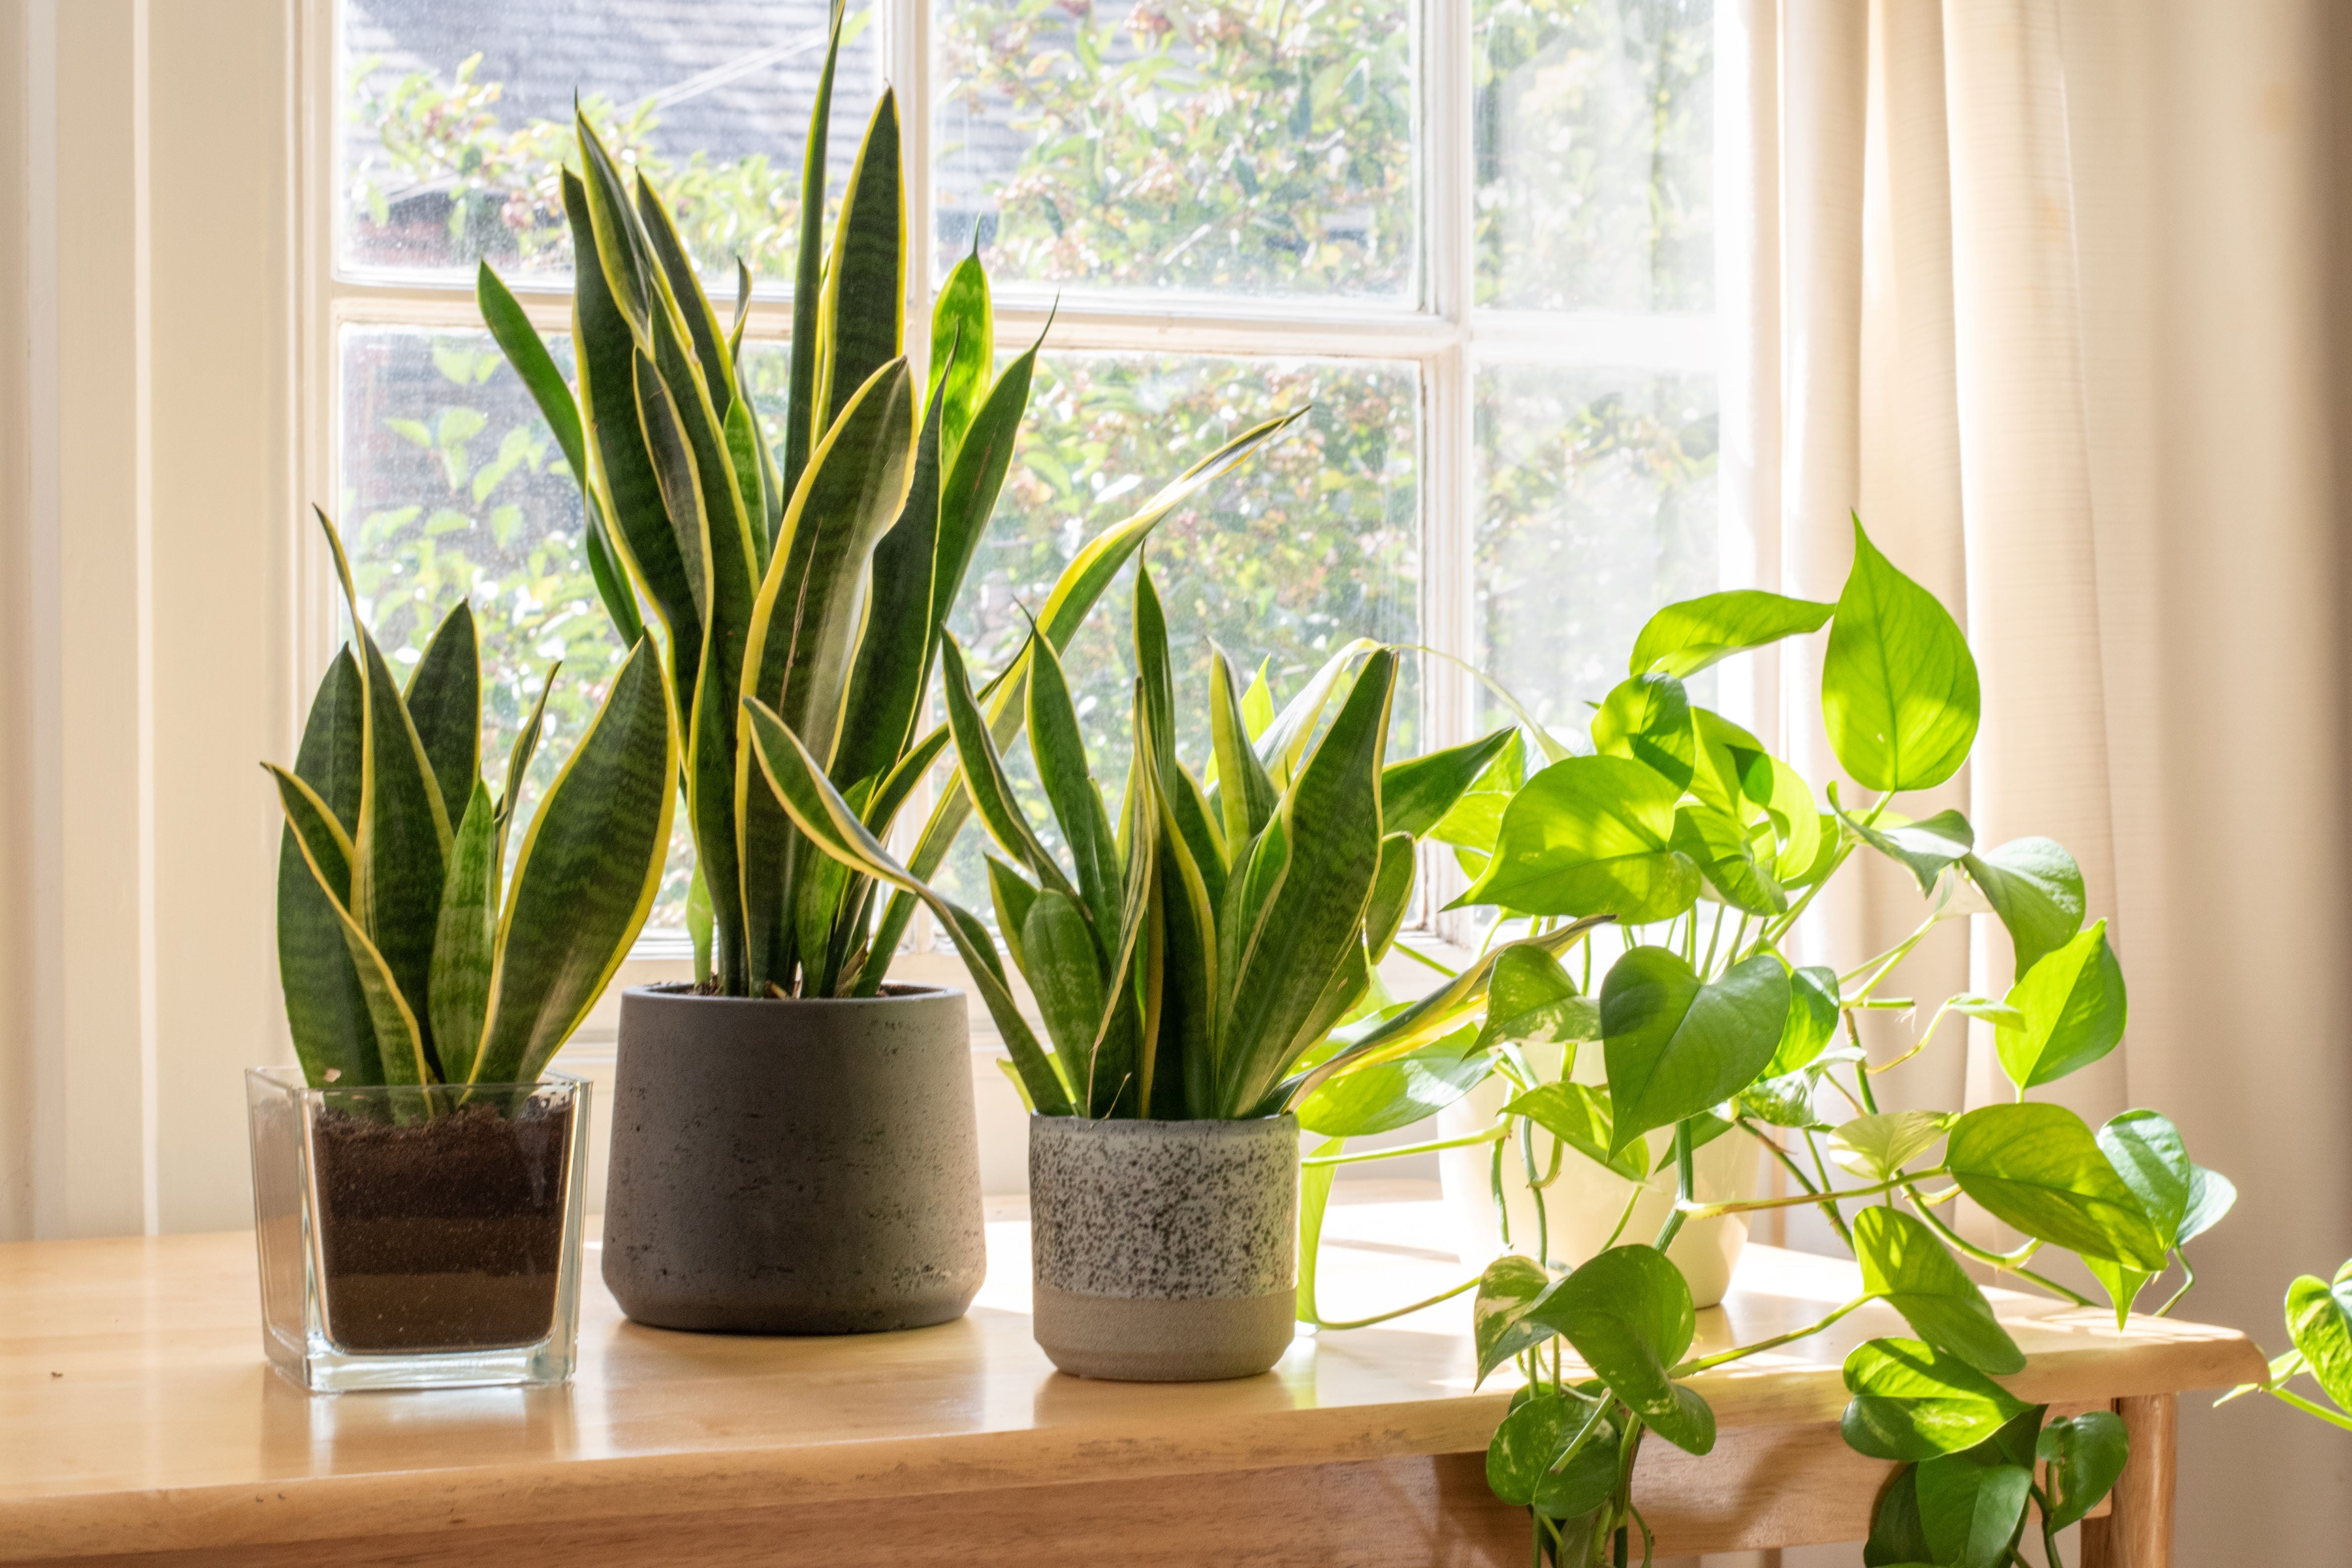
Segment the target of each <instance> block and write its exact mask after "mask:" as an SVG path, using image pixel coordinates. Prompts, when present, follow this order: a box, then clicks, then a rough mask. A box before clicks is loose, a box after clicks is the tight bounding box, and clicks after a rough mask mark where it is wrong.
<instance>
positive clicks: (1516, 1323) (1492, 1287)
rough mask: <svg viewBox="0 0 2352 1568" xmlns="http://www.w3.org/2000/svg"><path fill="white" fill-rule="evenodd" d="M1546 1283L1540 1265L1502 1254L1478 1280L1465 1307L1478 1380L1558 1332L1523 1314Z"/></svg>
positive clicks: (1547, 1277)
mask: <svg viewBox="0 0 2352 1568" xmlns="http://www.w3.org/2000/svg"><path fill="white" fill-rule="evenodd" d="M1551 1283H1552V1279H1551V1275H1550V1274H1549V1272H1547V1271H1546V1270H1545V1269H1544V1266H1543V1265H1542V1264H1540V1263H1538V1262H1537V1261H1536V1260H1534V1259H1532V1258H1522V1257H1520V1256H1519V1255H1518V1254H1517V1253H1516V1252H1506V1253H1505V1254H1503V1256H1501V1257H1500V1258H1497V1259H1496V1260H1494V1261H1493V1262H1492V1263H1489V1264H1487V1265H1486V1272H1485V1273H1483V1274H1481V1275H1479V1276H1478V1293H1477V1295H1476V1296H1475V1297H1474V1298H1472V1300H1471V1303H1470V1338H1471V1343H1473V1344H1474V1345H1475V1346H1476V1348H1477V1351H1478V1381H1479V1382H1481V1383H1484V1382H1486V1375H1487V1374H1489V1373H1491V1372H1493V1371H1494V1370H1495V1368H1496V1367H1498V1366H1500V1365H1502V1364H1503V1363H1505V1362H1507V1361H1508V1360H1510V1359H1511V1357H1513V1356H1515V1355H1517V1354H1519V1352H1521V1351H1523V1350H1525V1349H1527V1348H1528V1346H1529V1345H1531V1344H1540V1343H1543V1342H1544V1341H1545V1340H1548V1339H1549V1338H1551V1336H1552V1335H1553V1334H1555V1333H1559V1330H1558V1329H1556V1328H1554V1327H1553V1326H1552V1325H1551V1324H1550V1323H1548V1322H1540V1321H1537V1320H1533V1319H1530V1318H1529V1317H1528V1308H1530V1307H1532V1306H1534V1305H1535V1304H1536V1302H1537V1301H1538V1300H1539V1299H1541V1297H1542V1296H1543V1293H1544V1292H1545V1291H1549V1289H1551Z"/></svg>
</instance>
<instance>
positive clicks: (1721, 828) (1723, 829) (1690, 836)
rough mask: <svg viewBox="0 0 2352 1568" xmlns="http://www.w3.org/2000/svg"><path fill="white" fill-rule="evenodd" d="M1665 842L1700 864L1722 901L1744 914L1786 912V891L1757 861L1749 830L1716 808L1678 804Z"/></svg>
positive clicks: (1787, 898) (1708, 884) (1766, 866)
mask: <svg viewBox="0 0 2352 1568" xmlns="http://www.w3.org/2000/svg"><path fill="white" fill-rule="evenodd" d="M1668 842H1669V843H1670V844H1671V845H1672V846H1673V848H1674V850H1675V852H1676V853H1677V854H1680V855H1682V856H1684V857H1685V859H1687V860H1688V861H1689V862H1691V863H1692V864H1693V865H1696V867H1698V872H1699V875H1700V876H1701V877H1703V878H1704V879H1706V885H1707V886H1708V887H1710V888H1712V889H1713V890H1714V892H1715V894H1716V897H1717V899H1719V900H1720V901H1721V902H1722V903H1724V904H1728V905H1730V906H1731V907H1732V908H1734V909H1737V910H1738V911H1740V912H1741V913H1742V914H1745V915H1781V914H1785V913H1787V911H1788V908H1789V895H1788V894H1786V893H1785V892H1783V891H1782V890H1781V887H1780V883H1777V882H1775V881H1774V880H1773V879H1772V873H1771V870H1770V867H1769V865H1767V864H1763V863H1759V862H1758V860H1757V858H1756V845H1755V844H1754V842H1753V841H1752V839H1751V836H1750V834H1749V831H1748V829H1746V828H1744V827H1742V826H1741V825H1740V824H1739V823H1738V822H1736V821H1733V820H1732V819H1731V818H1729V817H1727V816H1725V815H1724V814H1723V813H1722V812H1720V811H1718V810H1716V809H1715V808H1714V807H1712V806H1703V805H1700V804H1698V803H1696V802H1693V803H1692V804H1690V805H1687V806H1683V807H1680V808H1678V809H1677V810H1675V831H1674V836H1673V837H1672V838H1671V839H1670V840H1668ZM1766 847H1767V848H1768V849H1769V845H1768V846H1766Z"/></svg>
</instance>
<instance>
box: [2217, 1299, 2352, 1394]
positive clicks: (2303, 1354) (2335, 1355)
mask: <svg viewBox="0 0 2352 1568" xmlns="http://www.w3.org/2000/svg"><path fill="white" fill-rule="evenodd" d="M2286 1333H2287V1341H2288V1344H2289V1346H2290V1348H2289V1349H2288V1350H2287V1351H2286V1352H2285V1353H2284V1354H2281V1355H2277V1356H2273V1357H2272V1358H2271V1364H2270V1370H2269V1372H2268V1374H2267V1375H2265V1376H2264V1377H2263V1381H2261V1382H2260V1383H2246V1384H2241V1385H2239V1386H2237V1387H2235V1388H2232V1389H2231V1390H2230V1392H2229V1393H2227V1394H2224V1395H2223V1396H2221V1398H2219V1399H2217V1400H2215V1401H2214V1402H2213V1403H2215V1404H2216V1405H2227V1404H2228V1403H2229V1402H2230V1401H2231V1400H2232V1399H2236V1398H2239V1397H2241V1396H2244V1395H2248V1394H2253V1393H2263V1394H2267V1395H2269V1396H2271V1397H2272V1398H2273V1399H2276V1400H2278V1401H2279V1402H2280V1403H2281V1404H2284V1405H2286V1406H2291V1407H2293V1408H2294V1409H2297V1410H2300V1411H2302V1412H2303V1413H2304V1414H2305V1415H2306V1416H2314V1417H2315V1418H2317V1419H2319V1420H2322V1421H2325V1422H2326V1423H2327V1424H2328V1425H2329V1426H2331V1427H2342V1428H2343V1429H2344V1430H2346V1431H2347V1432H2352V1262H2347V1263H2345V1264H2344V1265H2342V1266H2341V1267H2340V1268H2338V1269H2337V1270H2336V1277H2335V1278H2334V1279H2332V1280H2323V1279H2320V1278H2319V1277H2318V1276H2317V1275H2315V1274H2304V1275H2301V1276H2299V1277H2297V1279H2296V1280H2295V1281H2294V1283H2293V1284H2291V1285H2289V1286H2288V1287H2287V1289H2286ZM2304 1375H2309V1376H2310V1378H2311V1380H2312V1381H2313V1382H2314V1383H2316V1384H2317V1385H2319V1388H2320V1392H2321V1393H2323V1394H2325V1395H2326V1396H2327V1397H2328V1399H2329V1400H2330V1401H2331V1402H2332V1403H2333V1404H2334V1406H2335V1408H2334V1409H2332V1410H2331V1409H2329V1408H2328V1407H2327V1406H2326V1405H2322V1404H2320V1403H2319V1402H2318V1401H2317V1400H2315V1399H2312V1398H2309V1397H2307V1396H2304V1395H2302V1394H2298V1393H2296V1392H2295V1391H2294V1388H2292V1387H2290V1386H2289V1385H2291V1384H2292V1383H2294V1380H2295V1379H2296V1378H2298V1377H2301V1376H2304Z"/></svg>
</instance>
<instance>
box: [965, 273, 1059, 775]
mask: <svg viewBox="0 0 2352 1568" xmlns="http://www.w3.org/2000/svg"><path fill="white" fill-rule="evenodd" d="M959 270H961V268H959ZM947 305H948V301H947V300H945V299H944V298H943V299H942V300H941V301H940V308H942V309H944V308H947ZM1044 343H1045V333H1044V332H1042V331H1041V332H1039V333H1038V335H1037V341H1036V342H1034V343H1032V344H1030V345H1029V347H1028V348H1027V349H1025V350H1023V351H1022V352H1021V353H1020V354H1018V355H1016V356H1015V357H1014V358H1013V362H1012V363H1011V364H1009V365H1007V366H1005V367H1004V371H1003V374H1002V375H999V376H998V377H997V378H996V380H995V381H994V382H991V383H990V384H989V387H988V391H987V394H986V395H985V396H984V397H982V399H981V401H980V403H979V405H978V406H977V407H976V408H975V409H974V410H973V411H972V413H971V420H970V422H969V423H967V424H966V425H965V426H964V430H963V434H962V437H961V439H960V440H959V441H957V442H956V443H955V444H954V445H953V447H952V449H950V447H949V446H948V445H947V444H946V443H947V429H948V423H949V422H950V420H951V419H952V417H953V415H954V412H955V401H954V392H953V378H954V375H955V372H956V371H957V370H958V369H959V368H960V367H961V365H962V363H963V361H964V355H963V353H962V351H961V350H959V351H958V353H957V356H956V362H955V363H954V364H951V365H950V366H949V375H950V381H949V382H947V383H943V384H942V385H941V387H940V394H939V395H940V399H941V401H942V402H943V405H944V406H943V407H942V409H941V412H940V442H941V445H940V461H941V462H942V463H943V464H944V465H945V467H944V468H943V470H942V472H941V476H940V538H939V548H938V549H937V551H936V552H935V553H934V554H933V556H932V560H931V627H930V640H929V643H927V644H926V645H925V646H926V651H927V655H935V654H936V653H938V652H939V643H940V638H941V637H942V636H944V635H946V632H947V623H948V616H949V613H950V612H951V611H952V610H953V609H954V608H955V605H956V601H958V600H959V599H960V598H961V597H962V594H963V581H964V578H965V577H966V576H967V575H969V574H970V572H971V563H972V558H973V557H974V556H976V555H977V554H978V553H979V551H980V540H981V535H982V533H983V532H985V531H986V529H987V528H988V521H989V518H990V517H993V516H994V515H995V512H996V501H997V497H999V496H1000V495H1002V494H1003V490H1004V476H1005V475H1006V474H1007V473H1009V472H1011V470H1012V465H1013V443H1014V441H1015V440H1016V439H1017V437H1018V436H1019V434H1020V431H1021V421H1022V420H1023V418H1024V417H1025V416H1026V415H1027V413H1028V412H1029V386H1030V382H1031V381H1032V380H1033V379H1034V376H1035V374H1036V370H1037V350H1038V349H1039V348H1041V347H1042V346H1043V345H1044ZM982 351H983V350H979V349H975V350H972V352H973V353H975V354H977V353H981V352H982ZM991 351H992V350H991ZM989 363H990V361H988V360H986V359H980V360H976V361H973V366H972V368H973V371H974V373H976V374H979V373H985V371H987V369H988V366H989ZM950 450H951V451H952V455H950ZM1072 564H1073V565H1075V564H1076V563H1075V562H1073V563H1072ZM1080 619H1084V617H1083V616H1082V617H1080ZM1069 641H1070V639H1069V635H1068V633H1067V632H1064V633H1063V634H1062V635H1059V636H1056V637H1055V639H1054V646H1055V647H1056V648H1062V647H1066V646H1068V644H1069ZM999 744H1000V745H1001V744H1003V739H1002V738H1001V737H1000V740H999Z"/></svg>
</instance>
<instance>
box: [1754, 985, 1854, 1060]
mask: <svg viewBox="0 0 2352 1568" xmlns="http://www.w3.org/2000/svg"><path fill="white" fill-rule="evenodd" d="M1838 1009H1839V998H1838V977H1837V971H1836V970H1835V969H1832V968H1828V967H1823V966H1821V965H1809V966H1807V967H1804V968H1801V969H1791V970H1790V971H1789V1019H1788V1022H1787V1023H1785V1024H1783V1025H1782V1026H1781V1029H1780V1044H1779V1045H1778V1046H1776V1047H1774V1048H1773V1051H1772V1060H1771V1061H1769V1062H1767V1063H1766V1064H1765V1067H1764V1074H1763V1075H1764V1076H1765V1077H1767V1078H1784V1077H1786V1076H1787V1075H1788V1074H1790V1073H1791V1072H1794V1071H1797V1070H1798V1069H1799V1068H1801V1067H1804V1066H1806V1065H1807V1064H1808V1063H1810V1062H1811V1061H1812V1060H1813V1059H1814V1058H1815V1057H1817V1056H1819V1055H1821V1053H1822V1050H1823V1049H1824V1048H1825V1047H1827V1046H1828V1044H1829V1042H1830V1040H1832V1038H1834V1037H1835V1035H1836V1034H1837V1027H1838Z"/></svg>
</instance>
